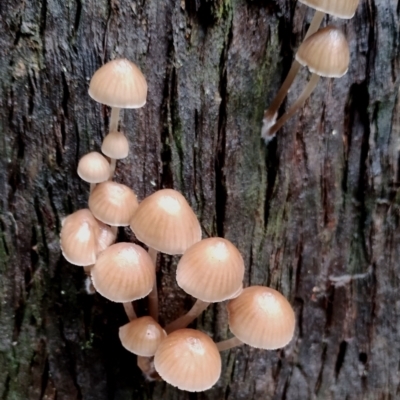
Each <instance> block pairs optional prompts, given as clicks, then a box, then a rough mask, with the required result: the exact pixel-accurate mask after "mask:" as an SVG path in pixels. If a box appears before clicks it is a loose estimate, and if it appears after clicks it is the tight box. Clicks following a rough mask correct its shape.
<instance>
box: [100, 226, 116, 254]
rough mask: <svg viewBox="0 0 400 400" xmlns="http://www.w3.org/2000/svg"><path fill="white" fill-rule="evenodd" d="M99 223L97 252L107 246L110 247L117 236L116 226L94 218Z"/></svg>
mask: <svg viewBox="0 0 400 400" xmlns="http://www.w3.org/2000/svg"><path fill="white" fill-rule="evenodd" d="M96 221H97V224H98V225H99V235H98V237H97V244H98V249H99V253H100V252H102V251H104V250H105V249H106V248H107V247H110V246H111V245H112V244H114V243H115V239H116V238H117V233H118V228H117V227H116V226H108V225H106V224H104V223H103V222H101V221H99V220H96Z"/></svg>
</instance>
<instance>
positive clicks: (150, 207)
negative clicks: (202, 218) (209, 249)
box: [131, 189, 201, 255]
mask: <svg viewBox="0 0 400 400" xmlns="http://www.w3.org/2000/svg"><path fill="white" fill-rule="evenodd" d="M131 229H132V230H133V232H134V233H135V235H136V237H137V238H138V240H140V241H141V242H143V243H145V244H146V245H147V246H149V247H152V248H153V249H155V250H157V251H161V252H162V253H166V254H170V255H174V254H183V253H184V252H185V251H186V249H188V248H189V247H190V246H192V245H193V244H194V243H196V242H198V241H199V240H200V239H201V227H200V224H199V221H198V220H197V217H196V214H195V213H194V212H193V210H192V209H191V208H190V206H189V204H188V202H187V201H186V199H185V198H184V197H183V196H182V195H181V194H180V193H179V192H177V191H176V190H172V189H162V190H158V191H157V192H155V193H153V194H152V195H150V196H148V197H146V198H145V199H144V200H143V201H142V202H141V203H140V205H139V207H138V208H137V210H136V211H135V213H134V215H133V218H132V219H131Z"/></svg>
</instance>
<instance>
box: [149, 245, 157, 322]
mask: <svg viewBox="0 0 400 400" xmlns="http://www.w3.org/2000/svg"><path fill="white" fill-rule="evenodd" d="M149 256H150V258H151V261H153V265H154V270H155V271H156V272H157V256H158V251H157V250H155V249H153V248H152V247H149ZM149 314H150V317H152V318H153V319H154V321H156V322H158V290H157V274H156V279H155V280H154V285H153V289H152V290H151V292H150V294H149Z"/></svg>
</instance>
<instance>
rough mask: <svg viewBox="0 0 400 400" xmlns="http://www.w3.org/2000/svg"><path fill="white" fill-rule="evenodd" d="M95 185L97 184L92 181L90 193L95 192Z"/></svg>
mask: <svg viewBox="0 0 400 400" xmlns="http://www.w3.org/2000/svg"><path fill="white" fill-rule="evenodd" d="M95 187H96V184H95V183H91V184H90V193H92V192H93V190H94V188H95Z"/></svg>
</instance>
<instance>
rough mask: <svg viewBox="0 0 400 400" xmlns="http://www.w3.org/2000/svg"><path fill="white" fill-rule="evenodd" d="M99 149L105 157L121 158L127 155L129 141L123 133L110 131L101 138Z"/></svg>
mask: <svg viewBox="0 0 400 400" xmlns="http://www.w3.org/2000/svg"><path fill="white" fill-rule="evenodd" d="M101 151H102V152H103V154H105V155H106V156H107V157H110V158H114V159H115V160H121V159H122V158H126V157H128V153H129V143H128V140H127V138H126V137H125V135H124V134H123V133H121V132H118V131H113V132H110V133H109V134H108V135H107V136H106V137H105V138H104V140H103V144H102V145H101Z"/></svg>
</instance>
